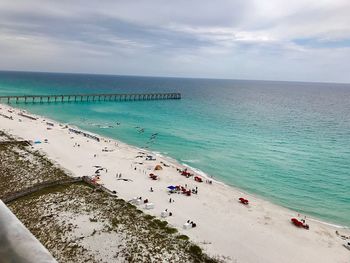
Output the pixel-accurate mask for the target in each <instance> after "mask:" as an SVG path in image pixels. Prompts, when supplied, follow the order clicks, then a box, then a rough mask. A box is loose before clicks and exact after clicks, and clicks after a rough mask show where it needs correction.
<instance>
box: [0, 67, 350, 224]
mask: <svg viewBox="0 0 350 263" xmlns="http://www.w3.org/2000/svg"><path fill="white" fill-rule="evenodd" d="M173 91H176V92H181V93H182V100H175V101H172V100H170V101H138V102H94V103H93V102H83V103H80V102H79V103H56V104H55V103H50V104H47V103H44V104H39V103H37V104H30V103H28V104H24V103H23V104H17V105H14V106H17V107H21V108H23V109H26V110H28V111H31V112H33V113H36V114H40V115H44V116H48V117H50V118H53V119H55V120H57V121H60V122H64V123H70V124H73V125H76V126H78V127H80V128H82V129H86V130H89V131H92V132H95V133H98V134H101V135H104V136H109V137H111V138H115V139H120V140H122V141H124V142H126V143H129V144H132V145H135V146H139V147H148V149H150V150H152V151H156V152H159V153H162V154H164V155H169V156H170V157H172V158H175V159H177V160H178V161H179V162H181V163H185V164H187V165H190V166H192V167H194V168H196V169H200V170H202V171H203V172H205V173H207V174H209V175H213V176H214V177H216V178H217V179H219V180H221V181H223V182H225V183H227V184H229V185H232V186H236V187H239V188H242V189H243V190H245V191H248V192H250V193H252V194H256V195H258V196H261V197H263V198H265V199H268V200H271V201H272V202H274V203H277V204H280V205H283V206H285V207H288V208H291V209H294V210H297V211H298V212H301V213H306V214H308V215H312V216H314V217H316V218H319V219H321V220H325V221H327V222H331V223H335V224H340V225H345V226H350V195H349V189H350V147H349V146H350V84H322V83H298V82H268V81H240V80H208V79H179V78H153V77H126V76H103V75H82V74H52V73H21V72H0V95H24V94H74V93H122V92H123V93H134V92H135V93H136V92H173ZM0 127H1V124H0Z"/></svg>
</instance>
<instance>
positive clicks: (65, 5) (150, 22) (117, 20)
mask: <svg viewBox="0 0 350 263" xmlns="http://www.w3.org/2000/svg"><path fill="white" fill-rule="evenodd" d="M349 69H350V1H349V0H318V1H316V0H289V1H285V0H215V1H213V0H212V1H209V0H176V1H170V0H169V1H167V0H113V1H109V0H104V1H101V0H96V1H95V0H80V1H79V0H75V1H72V0H60V1H56V0H31V1H23V0H21V1H20V0H1V1H0V70H24V71H45V72H70V73H74V72H81V73H82V72H84V73H96V74H115V75H143V76H173V77H200V78H230V79H261V80H296V81H320V82H347V83H348V82H350V72H349Z"/></svg>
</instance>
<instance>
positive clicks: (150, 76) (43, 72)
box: [0, 69, 350, 85]
mask: <svg viewBox="0 0 350 263" xmlns="http://www.w3.org/2000/svg"><path fill="white" fill-rule="evenodd" d="M0 72H17V73H38V74H40V73H41V74H62V75H63V74H67V75H95V76H115V77H140V78H168V79H202V80H236V81H265V82H295V83H314V84H337V85H344V84H345V85H350V82H335V81H305V80H272V79H235V78H214V77H208V78H206V77H176V76H156V75H135V74H124V75H120V74H115V73H88V72H58V71H36V70H34V71H33V70H11V69H10V70H7V69H0Z"/></svg>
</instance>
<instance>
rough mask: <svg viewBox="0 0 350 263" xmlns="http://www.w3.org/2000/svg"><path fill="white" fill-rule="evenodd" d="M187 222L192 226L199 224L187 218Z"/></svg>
mask: <svg viewBox="0 0 350 263" xmlns="http://www.w3.org/2000/svg"><path fill="white" fill-rule="evenodd" d="M187 224H190V225H191V226H192V227H196V226H197V224H196V223H194V222H193V221H190V220H187Z"/></svg>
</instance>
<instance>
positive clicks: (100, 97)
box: [0, 93, 181, 103]
mask: <svg viewBox="0 0 350 263" xmlns="http://www.w3.org/2000/svg"><path fill="white" fill-rule="evenodd" d="M178 99H181V94H180V93H125V94H104V93H101V94H66V95H22V96H0V103H1V102H3V101H5V102H7V103H11V102H13V101H14V102H15V103H21V102H22V103H23V102H24V103H35V102H39V103H44V102H46V103H47V102H87V101H89V102H94V101H142V100H178Z"/></svg>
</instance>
